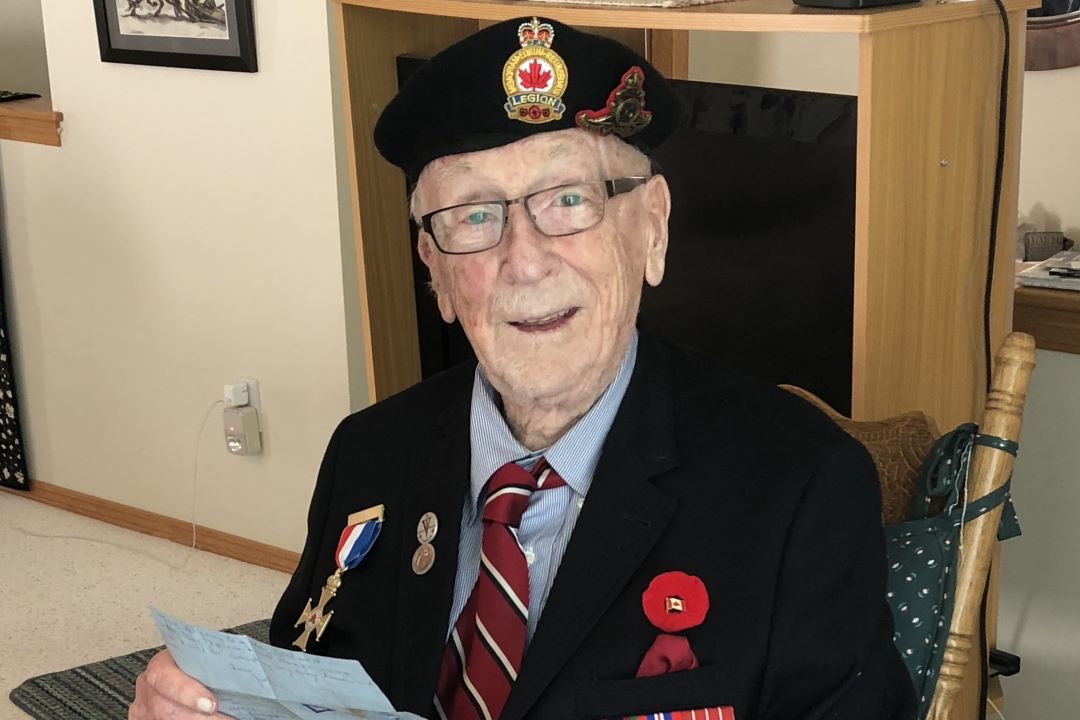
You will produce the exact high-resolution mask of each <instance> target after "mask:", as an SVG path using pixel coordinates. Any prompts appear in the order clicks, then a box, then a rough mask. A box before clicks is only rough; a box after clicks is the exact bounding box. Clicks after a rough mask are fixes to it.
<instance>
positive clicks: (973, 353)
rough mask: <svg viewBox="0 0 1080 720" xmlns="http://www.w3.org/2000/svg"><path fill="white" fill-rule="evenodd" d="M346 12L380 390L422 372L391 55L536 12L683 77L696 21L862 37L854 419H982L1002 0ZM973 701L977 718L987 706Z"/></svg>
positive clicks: (1011, 166)
mask: <svg viewBox="0 0 1080 720" xmlns="http://www.w3.org/2000/svg"><path fill="white" fill-rule="evenodd" d="M1037 6H1038V0H1005V7H1006V10H1007V13H1008V18H1009V27H1010V32H1011V38H1012V43H1011V46H1012V58H1011V67H1010V70H1009V78H1010V79H1009V93H1008V110H1007V117H1008V126H1007V127H1008V130H1007V135H1006V138H1005V147H1006V159H1005V166H1004V183H1003V190H1002V199H1001V204H1000V207H999V209H998V213H997V218H996V222H997V224H998V243H997V251H996V257H995V281H994V286H993V288H992V292H991V313H990V324H991V334H992V344H993V346H994V348H995V349H996V347H997V346H998V345H999V344H1000V342H1001V341H1002V339H1003V338H1004V336H1005V334H1006V332H1007V331H1008V330H1009V329H1010V328H1011V326H1012V295H1013V250H1014V243H1013V238H1014V233H1015V226H1016V210H1017V207H1016V203H1017V182H1018V171H1017V170H1018V152H1019V138H1020V108H1021V91H1022V81H1023V67H1024V42H1023V39H1024V30H1025V11H1026V9H1027V8H1031V7H1037ZM335 11H336V23H337V30H338V34H339V40H340V43H339V45H340V49H341V58H340V61H341V63H342V71H343V72H342V76H343V79H344V85H345V87H344V97H345V102H344V107H345V112H346V113H347V114H348V117H347V118H346V127H347V132H348V143H349V162H350V168H349V177H350V181H351V185H352V188H351V189H352V195H353V213H354V218H353V219H354V228H355V244H356V261H357V264H358V268H359V278H360V296H361V304H362V308H361V316H362V318H363V323H364V327H363V332H364V337H365V348H366V354H367V371H368V383H369V396H370V397H371V398H372V400H375V399H379V398H383V397H386V396H387V395H388V394H391V393H393V392H395V391H397V390H400V389H402V388H403V387H406V386H408V385H410V384H412V383H413V382H415V381H416V380H418V379H419V377H420V364H419V353H418V348H417V339H416V338H417V331H416V315H415V302H414V296H413V278H412V265H411V255H410V247H409V239H408V238H409V228H408V216H407V213H406V212H405V208H406V207H407V199H406V196H405V184H404V182H403V178H402V176H401V173H400V171H398V170H397V169H396V168H394V167H392V166H390V165H389V164H387V163H386V162H384V161H383V160H382V159H381V158H380V157H379V156H378V154H377V152H376V151H375V149H374V147H373V144H372V140H371V132H372V127H373V125H374V123H375V120H376V118H377V117H378V114H379V112H380V111H381V110H382V108H383V106H384V105H385V104H386V102H387V101H388V100H389V99H390V98H391V97H393V95H394V93H395V91H396V88H397V80H396V69H395V58H397V57H398V56H399V55H419V56H429V55H431V54H433V53H435V52H437V51H439V50H441V49H442V48H444V47H446V46H447V45H448V44H450V43H453V42H455V41H456V40H458V39H460V38H462V37H464V36H466V35H468V34H470V33H472V32H475V31H476V30H477V29H478V28H479V27H482V26H484V25H486V24H490V23H492V22H496V21H500V20H504V19H508V18H513V17H519V16H523V15H529V14H536V15H544V16H548V17H552V18H555V19H557V20H560V21H562V22H564V23H567V24H570V25H575V26H586V27H590V28H599V29H601V30H602V31H603V32H606V33H610V34H613V35H614V36H616V37H618V38H619V39H621V40H623V41H624V42H628V43H629V44H632V45H636V46H637V47H639V48H640V49H644V50H645V52H646V53H647V54H648V55H649V56H650V59H651V60H652V61H653V62H654V63H655V64H656V65H657V66H658V67H659V68H660V69H661V70H662V71H664V72H667V73H669V74H671V75H672V76H682V75H684V74H685V72H686V67H687V65H686V47H687V32H688V31H690V30H703V31H742V32H760V33H774V32H830V33H851V34H854V35H856V36H857V37H858V45H859V53H858V118H857V141H856V142H857V147H856V198H855V250H854V253H855V257H854V273H855V277H854V297H853V300H852V302H853V310H854V313H853V317H854V321H853V328H852V356H851V363H852V368H851V369H852V388H851V401H852V415H853V417H855V418H856V419H871V418H880V417H884V416H888V415H891V414H896V413H900V412H904V411H907V410H911V409H914V408H918V409H922V410H923V411H925V412H927V413H929V414H930V415H931V416H933V417H934V419H935V420H936V421H937V422H938V424H939V426H940V427H943V428H949V427H952V426H954V425H956V424H957V423H959V422H962V421H966V420H972V419H975V418H976V417H977V413H978V410H979V408H981V407H982V403H983V382H984V379H983V378H984V372H985V369H984V367H983V301H984V278H985V276H986V266H987V260H988V253H989V236H990V228H991V212H992V198H993V188H994V166H995V151H996V143H997V134H998V123H997V118H998V98H999V81H1000V71H1001V58H1002V53H1003V44H1004V39H1003V32H1002V23H1001V19H1000V17H999V15H998V12H997V9H996V6H995V5H994V3H993V2H992V1H991V0H961V1H958V2H954V1H951V0H940V1H938V2H934V1H932V0H931V1H929V2H921V3H914V4H909V5H902V6H898V7H896V8H892V9H879V10H869V11H856V12H838V11H828V10H813V9H807V8H800V7H797V6H795V5H793V4H792V3H791V2H790V0H735V1H733V2H726V3H720V4H714V5H704V6H696V7H691V8H683V9H675V8H670V9H657V8H625V7H624V8H617V7H610V6H586V5H557V4H548V3H535V2H518V1H503V0H407V1H406V0H337V4H336V5H335ZM432 111H433V112H438V108H432ZM992 641H993V632H992V631H991V642H992ZM977 690H978V688H977V687H975V688H973V690H972V692H973V697H977ZM968 706H969V708H971V709H972V710H971V713H970V716H971V717H974V712H973V708H974V706H975V701H974V700H969V703H968ZM967 716H968V715H964V717H967Z"/></svg>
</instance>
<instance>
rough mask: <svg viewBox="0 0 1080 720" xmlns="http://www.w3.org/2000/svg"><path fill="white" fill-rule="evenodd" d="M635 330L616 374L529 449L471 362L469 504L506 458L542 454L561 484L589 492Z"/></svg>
mask: <svg viewBox="0 0 1080 720" xmlns="http://www.w3.org/2000/svg"><path fill="white" fill-rule="evenodd" d="M637 348H638V332H637V329H636V328H635V329H634V331H633V334H632V335H631V337H630V344H629V346H628V347H627V349H626V354H625V355H624V356H623V359H622V363H621V364H620V365H619V370H618V372H617V373H616V374H615V379H614V380H612V381H611V384H610V385H608V387H607V389H606V390H604V392H603V394H602V395H601V396H600V399H599V400H597V401H596V404H595V405H593V406H592V407H591V408H590V409H589V411H588V412H587V413H585V415H584V416H582V418H581V419H580V420H578V421H577V422H576V423H574V425H573V426H572V427H571V428H570V430H568V431H567V432H566V434H564V435H563V436H562V437H561V438H559V439H558V440H557V441H556V442H555V444H554V445H552V446H551V447H550V448H548V449H546V450H540V451H536V452H530V451H529V449H528V448H526V447H525V446H524V445H522V444H521V443H519V442H518V441H517V439H516V438H515V437H514V436H513V434H512V433H511V432H510V428H509V426H508V425H507V424H506V420H505V419H504V418H503V416H502V413H501V412H500V410H499V395H498V393H497V392H495V388H493V387H492V386H491V383H490V382H489V381H488V379H487V375H486V374H485V373H484V369H483V368H482V367H480V365H477V366H476V373H475V376H474V379H473V392H472V411H471V413H470V415H469V437H470V441H471V443H472V460H471V467H470V480H471V482H470V495H471V497H472V500H473V507H474V508H475V507H476V504H477V503H478V502H479V499H480V493H481V492H482V491H483V489H484V485H486V484H487V481H488V479H489V478H490V477H491V476H492V475H493V474H494V473H495V471H496V470H498V469H499V468H500V467H502V466H503V465H505V464H506V463H508V462H522V461H524V462H528V461H530V460H534V459H536V458H538V457H540V456H541V455H543V456H544V457H546V458H547V461H548V464H550V465H551V467H552V468H553V469H554V470H555V471H556V472H557V473H559V475H560V476H561V477H562V479H563V480H565V481H566V484H567V485H569V486H570V487H571V488H572V489H573V490H574V492H575V493H577V494H578V495H581V496H582V497H584V496H585V494H586V493H587V492H588V491H589V485H591V484H592V477H593V472H594V471H595V470H596V464H597V463H598V462H599V461H600V451H601V450H602V449H603V446H604V440H605V439H606V438H607V434H608V430H610V429H611V424H612V423H613V422H614V421H615V414H616V413H617V412H618V410H619V405H621V404H622V399H623V396H624V395H625V394H626V387H627V385H629V384H630V376H631V375H633V374H634V364H635V362H636V361H637Z"/></svg>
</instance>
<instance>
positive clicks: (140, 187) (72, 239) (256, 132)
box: [0, 0, 366, 549]
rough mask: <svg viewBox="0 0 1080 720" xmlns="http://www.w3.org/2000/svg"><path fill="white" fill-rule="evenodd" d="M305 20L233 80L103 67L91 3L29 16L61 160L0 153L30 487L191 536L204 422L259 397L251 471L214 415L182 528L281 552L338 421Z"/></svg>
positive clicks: (26, 151) (346, 404) (322, 179)
mask: <svg viewBox="0 0 1080 720" xmlns="http://www.w3.org/2000/svg"><path fill="white" fill-rule="evenodd" d="M5 1H7V0H5ZM300 7H301V4H299V3H296V4H294V3H288V4H286V3H279V2H257V3H256V7H255V19H256V33H257V41H258V55H259V72H258V73H257V74H246V73H227V72H211V71H198V70H187V69H176V68H160V67H145V66H134V65H120V64H111V63H102V62H100V61H99V56H98V47H97V36H96V30H95V25H94V17H93V3H90V2H71V0H44V2H43V10H44V13H43V15H44V26H45V35H46V40H47V44H48V53H49V69H50V73H51V81H52V95H53V100H54V104H55V106H56V107H57V108H58V109H59V110H61V111H63V112H64V115H65V120H64V133H63V142H64V146H63V147H62V148H59V149H53V148H45V147H40V146H33V145H26V144H20V143H13V142H2V143H0V172H2V182H3V192H4V228H5V230H6V232H5V238H4V244H5V246H6V257H5V261H6V267H5V268H4V269H5V274H6V277H7V280H8V287H7V288H6V291H7V294H8V298H9V302H10V305H9V320H10V323H11V325H12V326H13V328H12V329H13V334H14V338H15V348H16V362H17V364H18V368H17V371H18V380H19V390H20V395H21V398H20V400H21V406H22V413H23V428H24V433H25V437H26V445H27V450H28V452H29V459H30V463H31V475H32V477H34V478H36V479H39V480H43V481H46V482H49V483H55V484H57V485H61V486H64V487H67V488H72V489H74V490H78V491H81V492H86V493H90V494H92V495H96V496H99V497H103V498H108V499H110V500H115V501H118V502H123V503H127V504H130V505H134V506H137V507H140V508H145V509H148V510H152V511H155V512H160V513H164V514H166V515H170V516H173V517H177V518H184V519H186V518H188V517H189V516H190V514H191V507H192V480H193V473H194V468H195V463H196V440H197V438H198V437H200V435H199V433H198V430H199V426H200V422H201V421H202V419H203V417H204V416H205V415H206V413H207V411H208V409H209V408H210V406H211V403H213V402H214V401H215V400H217V399H219V398H220V397H221V392H222V385H223V384H224V383H226V382H230V381H233V380H235V379H238V378H240V377H241V376H244V377H253V378H256V379H258V380H259V381H260V385H261V391H262V403H263V421H264V430H265V435H264V439H265V444H266V452H265V453H264V454H263V455H261V456H257V457H250V458H238V457H233V456H231V455H229V454H227V453H226V452H225V449H224V445H223V441H222V431H221V410H220V407H218V408H215V410H214V411H213V412H212V413H211V415H210V418H209V420H208V421H207V423H206V425H205V429H204V432H203V433H202V434H201V438H202V447H201V450H200V453H199V456H198V468H199V478H198V488H197V495H196V497H197V500H196V519H197V521H198V522H199V523H200V524H203V525H207V526H210V527H213V528H217V529H220V530H224V531H226V532H231V533H235V534H238V535H242V536H244V537H248V538H253V539H256V540H260V541H263V542H268V543H272V544H274V545H278V546H281V547H286V548H292V549H298V548H299V547H300V545H301V543H302V540H303V533H304V528H303V523H304V518H305V513H306V507H307V503H308V499H309V497H310V493H311V488H312V486H313V483H314V480H315V474H316V470H317V467H318V462H319V460H320V458H321V455H322V452H323V450H324V448H325V445H326V442H327V440H328V439H329V436H330V432H331V431H332V429H333V427H334V426H335V424H336V423H337V421H338V420H339V419H340V418H341V417H343V416H344V415H345V414H346V413H347V412H348V411H349V408H350V392H349V391H350V388H349V382H348V369H347V351H346V328H345V308H344V301H343V293H344V290H343V280H342V278H343V273H342V244H341V228H340V225H339V195H338V188H337V177H338V176H337V170H336V167H335V151H336V148H335V143H334V131H333V117H332V108H331V103H332V97H331V80H330V53H329V47H328V43H329V39H328V32H327V13H326V5H325V4H324V3H321V2H304V3H303V4H302V9H300ZM362 375H363V372H362V369H361V370H360V376H361V377H362ZM354 402H355V403H357V404H364V403H365V402H366V395H365V394H364V393H363V391H362V390H360V391H357V393H355V394H354Z"/></svg>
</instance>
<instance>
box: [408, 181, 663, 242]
mask: <svg viewBox="0 0 1080 720" xmlns="http://www.w3.org/2000/svg"><path fill="white" fill-rule="evenodd" d="M653 177H655V175H628V176H626V177H618V178H609V179H607V180H585V181H579V182H571V183H563V184H561V185H555V186H553V187H549V188H543V189H542V190H537V191H536V192H531V193H529V194H528V195H522V196H521V197H519V198H514V199H513V200H473V201H472V202H466V203H458V204H457V205H450V206H448V207H444V208H439V209H438V210H435V211H433V212H429V213H426V214H424V215H421V216H420V226H421V227H422V228H423V229H424V232H426V233H427V234H428V235H430V236H431V239H432V241H434V243H435V247H436V248H438V249H439V252H441V253H443V254H444V255H475V254H476V253H482V252H486V251H488V250H490V249H491V248H494V247H498V246H499V243H501V242H502V240H503V236H504V235H505V234H506V228H507V226H508V225H509V224H510V206H511V205H516V204H518V203H520V204H521V205H522V207H524V208H525V210H526V212H525V214H526V215H528V216H529V222H531V223H532V226H533V227H534V228H535V229H536V231H537V232H538V233H540V234H541V235H543V236H544V237H569V236H571V235H578V234H579V233H583V232H585V231H586V230H592V229H593V228H594V227H596V226H597V225H599V224H600V223H602V222H604V218H605V217H607V201H608V200H610V199H611V198H613V197H616V196H617V195H622V194H624V193H628V192H630V191H631V190H633V189H635V188H638V187H641V186H642V185H644V184H645V183H647V182H649V180H652V178H653ZM593 182H602V183H603V184H604V189H605V190H606V191H607V196H606V197H605V199H604V208H603V212H602V213H600V217H599V219H597V221H596V222H595V223H593V224H592V225H590V226H589V227H587V228H582V229H580V230H574V231H573V232H568V233H560V234H557V235H551V234H549V233H546V232H544V231H543V230H541V229H540V228H539V227H538V226H537V224H536V218H535V217H533V214H532V213H530V212H528V207H529V206H528V202H529V200H531V199H532V198H534V197H535V196H537V195H542V194H543V193H549V192H551V191H553V190H559V189H560V188H564V187H573V186H575V185H581V184H583V183H593ZM471 205H502V207H503V228H502V232H501V233H499V240H498V242H496V243H495V244H494V245H489V246H487V247H486V248H481V249H480V250H466V251H464V252H461V251H458V252H455V251H453V250H446V249H444V248H443V246H442V245H440V244H439V239H438V238H437V237H435V232H434V230H433V228H432V227H431V219H432V218H433V217H435V216H436V215H438V214H439V213H442V212H446V211H447V210H454V209H456V208H462V207H469V206H471Z"/></svg>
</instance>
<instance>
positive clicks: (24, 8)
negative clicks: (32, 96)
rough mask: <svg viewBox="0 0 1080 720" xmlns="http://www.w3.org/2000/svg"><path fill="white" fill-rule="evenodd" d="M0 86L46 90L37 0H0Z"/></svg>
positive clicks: (43, 92)
mask: <svg viewBox="0 0 1080 720" xmlns="http://www.w3.org/2000/svg"><path fill="white" fill-rule="evenodd" d="M0 90H18V91H21V92H36V93H38V94H40V95H47V94H48V93H49V67H48V63H47V62H46V60H45V31H44V29H43V28H42V25H41V0H3V1H2V2H0Z"/></svg>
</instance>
